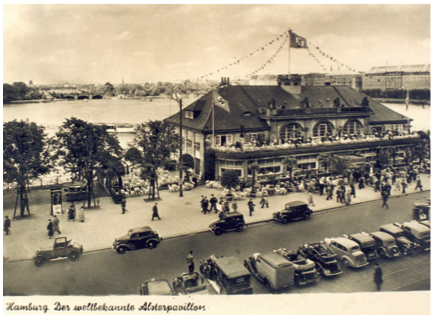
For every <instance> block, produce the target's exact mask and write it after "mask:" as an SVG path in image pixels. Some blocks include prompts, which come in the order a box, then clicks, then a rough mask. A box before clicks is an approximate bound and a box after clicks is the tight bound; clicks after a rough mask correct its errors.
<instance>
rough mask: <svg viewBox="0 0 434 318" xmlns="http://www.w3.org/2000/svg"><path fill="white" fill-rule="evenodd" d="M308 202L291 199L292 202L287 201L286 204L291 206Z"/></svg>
mask: <svg viewBox="0 0 434 318" xmlns="http://www.w3.org/2000/svg"><path fill="white" fill-rule="evenodd" d="M306 204H307V203H306V202H303V201H291V202H287V203H286V204H285V206H287V205H289V206H299V205H306Z"/></svg>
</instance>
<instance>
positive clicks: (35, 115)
mask: <svg viewBox="0 0 434 318" xmlns="http://www.w3.org/2000/svg"><path fill="white" fill-rule="evenodd" d="M193 101H194V99H185V100H183V105H184V106H187V105H189V104H190V103H192V102H193ZM385 105H386V106H388V107H390V108H392V109H393V110H395V111H397V112H399V113H401V114H403V115H406V116H408V117H410V118H413V119H414V120H413V122H412V125H413V128H412V129H413V130H421V129H422V130H427V129H430V127H431V107H428V106H426V107H425V109H423V108H422V106H420V105H410V106H409V109H408V111H407V110H405V104H385ZM178 110H179V104H178V103H177V102H176V101H174V100H170V99H155V100H153V101H152V102H150V101H142V100H135V99H134V100H131V99H99V100H92V99H91V100H89V101H88V102H85V101H82V100H74V101H58V102H52V103H39V104H21V105H4V106H3V122H6V121H11V120H14V119H17V120H21V119H22V120H26V119H28V120H29V121H33V122H36V123H38V124H41V125H44V126H46V127H47V129H46V132H47V133H48V134H49V135H54V133H55V132H56V131H57V130H58V128H59V126H60V125H62V123H63V122H64V121H65V119H66V118H71V117H77V118H80V119H83V120H85V121H88V122H92V123H97V122H103V123H134V124H135V123H142V122H145V121H148V120H162V119H164V118H166V117H168V116H170V115H172V114H175V113H176V112H177V111H178ZM118 138H119V140H120V143H121V145H122V146H123V147H125V146H126V145H127V143H128V142H129V141H131V140H132V139H133V134H118Z"/></svg>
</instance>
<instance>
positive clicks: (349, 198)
mask: <svg viewBox="0 0 434 318" xmlns="http://www.w3.org/2000/svg"><path fill="white" fill-rule="evenodd" d="M345 196H346V198H345V204H346V205H350V203H351V192H347V194H346V195H345Z"/></svg>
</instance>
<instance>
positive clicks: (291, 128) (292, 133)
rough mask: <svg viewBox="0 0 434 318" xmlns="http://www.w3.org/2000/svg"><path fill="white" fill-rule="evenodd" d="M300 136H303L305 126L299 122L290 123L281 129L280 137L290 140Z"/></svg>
mask: <svg viewBox="0 0 434 318" xmlns="http://www.w3.org/2000/svg"><path fill="white" fill-rule="evenodd" d="M299 137H302V138H303V128H301V126H300V125H299V124H288V125H286V126H284V127H283V128H282V129H281V130H280V139H284V140H288V139H293V138H299Z"/></svg>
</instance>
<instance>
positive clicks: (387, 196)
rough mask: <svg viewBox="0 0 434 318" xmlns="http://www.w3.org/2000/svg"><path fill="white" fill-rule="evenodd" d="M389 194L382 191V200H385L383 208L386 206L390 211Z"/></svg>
mask: <svg viewBox="0 0 434 318" xmlns="http://www.w3.org/2000/svg"><path fill="white" fill-rule="evenodd" d="M389 195H390V194H389V192H388V191H387V190H382V191H381V198H382V199H383V205H382V206H381V207H382V208H384V206H386V208H387V209H389V206H388V205H387V199H389Z"/></svg>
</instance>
